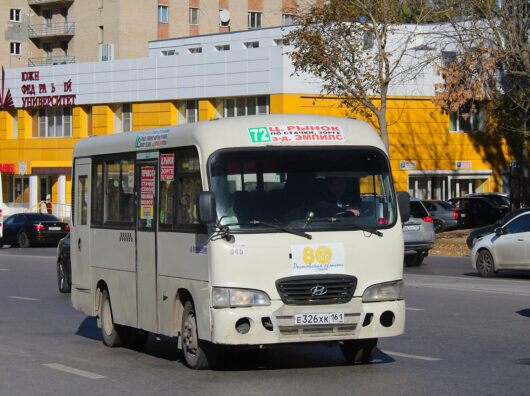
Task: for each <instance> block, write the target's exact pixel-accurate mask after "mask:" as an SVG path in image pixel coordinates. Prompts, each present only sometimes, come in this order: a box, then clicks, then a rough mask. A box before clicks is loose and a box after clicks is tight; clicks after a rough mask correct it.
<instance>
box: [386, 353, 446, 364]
mask: <svg viewBox="0 0 530 396" xmlns="http://www.w3.org/2000/svg"><path fill="white" fill-rule="evenodd" d="M381 352H384V353H386V354H387V355H395V356H400V357H406V358H411V359H418V360H427V361H429V362H435V361H438V360H442V359H439V358H432V357H428V356H420V355H409V354H408V353H401V352H393V351H386V350H385V351H383V350H382V351H381Z"/></svg>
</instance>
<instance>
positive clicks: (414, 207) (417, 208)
mask: <svg viewBox="0 0 530 396" xmlns="http://www.w3.org/2000/svg"><path fill="white" fill-rule="evenodd" d="M433 222H434V221H433V218H432V216H431V215H430V214H429V212H428V211H427V209H425V206H423V204H422V203H421V201H420V200H419V199H417V198H410V219H409V220H408V221H406V222H404V223H403V224H402V227H403V239H404V240H405V265H406V266H407V267H415V266H419V265H421V263H423V259H424V258H425V257H427V256H428V255H429V250H431V249H432V248H433V246H434V238H435V236H434V224H433Z"/></svg>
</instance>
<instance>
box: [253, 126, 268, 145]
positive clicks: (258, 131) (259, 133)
mask: <svg viewBox="0 0 530 396" xmlns="http://www.w3.org/2000/svg"><path fill="white" fill-rule="evenodd" d="M248 133H249V134H250V138H251V139H252V143H267V142H270V141H271V135H270V134H269V130H268V129H267V128H265V127H259V128H248Z"/></svg>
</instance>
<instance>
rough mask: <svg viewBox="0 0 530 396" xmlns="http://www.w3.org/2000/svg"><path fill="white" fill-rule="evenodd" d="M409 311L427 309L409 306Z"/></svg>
mask: <svg viewBox="0 0 530 396" xmlns="http://www.w3.org/2000/svg"><path fill="white" fill-rule="evenodd" d="M407 311H425V309H423V308H412V307H407Z"/></svg>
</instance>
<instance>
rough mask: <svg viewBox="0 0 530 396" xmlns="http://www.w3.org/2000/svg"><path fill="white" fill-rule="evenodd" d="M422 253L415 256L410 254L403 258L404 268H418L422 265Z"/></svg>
mask: <svg viewBox="0 0 530 396" xmlns="http://www.w3.org/2000/svg"><path fill="white" fill-rule="evenodd" d="M423 257H424V255H423V253H422V252H417V253H415V254H410V255H406V256H405V266H407V267H418V266H420V265H421V264H422V263H423Z"/></svg>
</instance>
